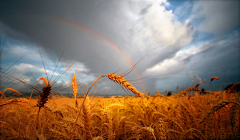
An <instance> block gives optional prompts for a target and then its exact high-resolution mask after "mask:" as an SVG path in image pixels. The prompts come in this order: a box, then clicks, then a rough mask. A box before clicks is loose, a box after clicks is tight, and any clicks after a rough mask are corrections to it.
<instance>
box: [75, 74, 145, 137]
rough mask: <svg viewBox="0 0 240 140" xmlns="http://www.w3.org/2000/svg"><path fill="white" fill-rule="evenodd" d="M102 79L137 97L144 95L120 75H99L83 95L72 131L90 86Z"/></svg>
mask: <svg viewBox="0 0 240 140" xmlns="http://www.w3.org/2000/svg"><path fill="white" fill-rule="evenodd" d="M102 77H108V78H109V79H110V80H112V81H114V82H116V83H118V84H119V85H121V86H122V88H123V87H125V88H126V89H127V90H130V91H132V92H133V93H134V94H136V95H138V96H139V97H144V94H143V93H142V92H140V91H139V90H137V89H136V88H135V87H134V86H133V85H132V84H130V83H128V82H127V80H125V79H124V78H123V76H120V75H118V74H115V73H110V74H106V75H101V76H100V77H98V79H97V80H95V81H94V82H93V83H92V85H91V86H90V87H89V89H88V91H87V94H86V95H85V98H84V100H83V102H82V105H81V108H80V110H79V112H78V115H77V118H76V121H75V123H74V126H73V129H72V130H75V127H76V124H77V121H78V118H79V115H80V112H81V111H82V107H83V105H84V102H85V100H86V97H87V96H88V93H89V91H90V89H91V88H92V86H93V85H94V84H95V83H96V82H97V81H98V80H99V79H100V78H102ZM72 136H73V133H72V134H71V136H70V139H71V138H72Z"/></svg>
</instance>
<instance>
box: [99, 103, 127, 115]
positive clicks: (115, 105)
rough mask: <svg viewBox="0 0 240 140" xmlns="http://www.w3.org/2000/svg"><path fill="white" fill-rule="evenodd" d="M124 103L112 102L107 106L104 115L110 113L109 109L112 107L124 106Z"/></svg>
mask: <svg viewBox="0 0 240 140" xmlns="http://www.w3.org/2000/svg"><path fill="white" fill-rule="evenodd" d="M123 106H124V105H123V104H120V103H113V104H110V105H108V106H106V107H105V109H104V111H103V115H106V114H107V113H108V111H109V110H110V109H113V108H115V107H123Z"/></svg>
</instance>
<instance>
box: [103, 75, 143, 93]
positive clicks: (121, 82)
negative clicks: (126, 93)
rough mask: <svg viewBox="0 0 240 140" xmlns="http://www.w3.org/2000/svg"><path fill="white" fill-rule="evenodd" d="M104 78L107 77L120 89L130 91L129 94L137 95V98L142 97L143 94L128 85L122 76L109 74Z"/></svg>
mask: <svg viewBox="0 0 240 140" xmlns="http://www.w3.org/2000/svg"><path fill="white" fill-rule="evenodd" d="M104 76H107V77H108V78H109V79H110V80H112V81H114V82H116V83H118V84H119V85H121V86H122V87H125V88H126V89H127V90H130V91H131V92H133V93H134V94H136V95H138V96H139V97H144V94H143V93H142V92H140V91H139V90H137V89H136V88H135V87H134V86H133V85H132V84H130V83H128V82H127V80H125V79H124V78H123V77H122V76H120V75H118V74H115V73H110V74H107V75H104Z"/></svg>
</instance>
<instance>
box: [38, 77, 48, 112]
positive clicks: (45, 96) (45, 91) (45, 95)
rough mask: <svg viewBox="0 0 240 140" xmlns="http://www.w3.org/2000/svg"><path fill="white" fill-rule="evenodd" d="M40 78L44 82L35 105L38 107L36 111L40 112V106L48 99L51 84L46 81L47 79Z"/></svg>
mask: <svg viewBox="0 0 240 140" xmlns="http://www.w3.org/2000/svg"><path fill="white" fill-rule="evenodd" d="M40 80H43V82H44V83H45V86H44V87H43V88H42V92H41V93H40V96H39V98H38V102H37V106H38V107H39V110H38V113H39V112H40V109H41V107H44V104H46V103H47V101H48V96H49V95H50V92H51V89H52V87H51V85H50V84H49V83H48V81H47V80H46V79H45V78H44V77H41V78H40Z"/></svg>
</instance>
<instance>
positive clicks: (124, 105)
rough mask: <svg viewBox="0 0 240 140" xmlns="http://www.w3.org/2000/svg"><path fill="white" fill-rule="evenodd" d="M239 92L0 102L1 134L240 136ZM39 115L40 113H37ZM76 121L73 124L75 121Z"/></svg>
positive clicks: (38, 136) (5, 136)
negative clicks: (43, 103)
mask: <svg viewBox="0 0 240 140" xmlns="http://www.w3.org/2000/svg"><path fill="white" fill-rule="evenodd" d="M239 95H240V94H239V92H238V93H237V92H235V93H230V92H228V91H219V92H213V93H211V94H207V95H206V94H205V95H203V94H199V93H198V92H194V93H192V94H188V95H181V94H175V95H171V96H163V95H161V94H159V93H158V92H157V93H156V95H155V96H153V97H150V96H148V97H130V96H126V97H121V98H103V97H91V96H88V97H87V98H86V101H85V102H84V104H83V106H82V109H81V112H80V115H79V118H78V120H77V122H76V118H77V115H78V113H79V111H80V108H81V105H82V102H83V98H77V102H78V105H77V106H76V104H75V99H74V98H69V97H55V98H50V99H49V100H48V102H47V103H46V104H45V105H44V107H42V109H41V111H40V112H39V116H38V110H39V109H38V107H37V106H36V104H37V101H38V99H30V100H28V99H25V98H17V99H8V98H7V99H4V98H2V100H1V102H0V112H1V113H0V128H1V129H0V138H1V139H40V140H43V139H99V140H100V139H154V140H155V139H239V138H240V131H239V128H240V124H239V122H240V109H239V108H240V104H239V103H240V102H239V97H240V96H239ZM38 117H39V118H38ZM75 123H76V126H75V127H74V124H75Z"/></svg>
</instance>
